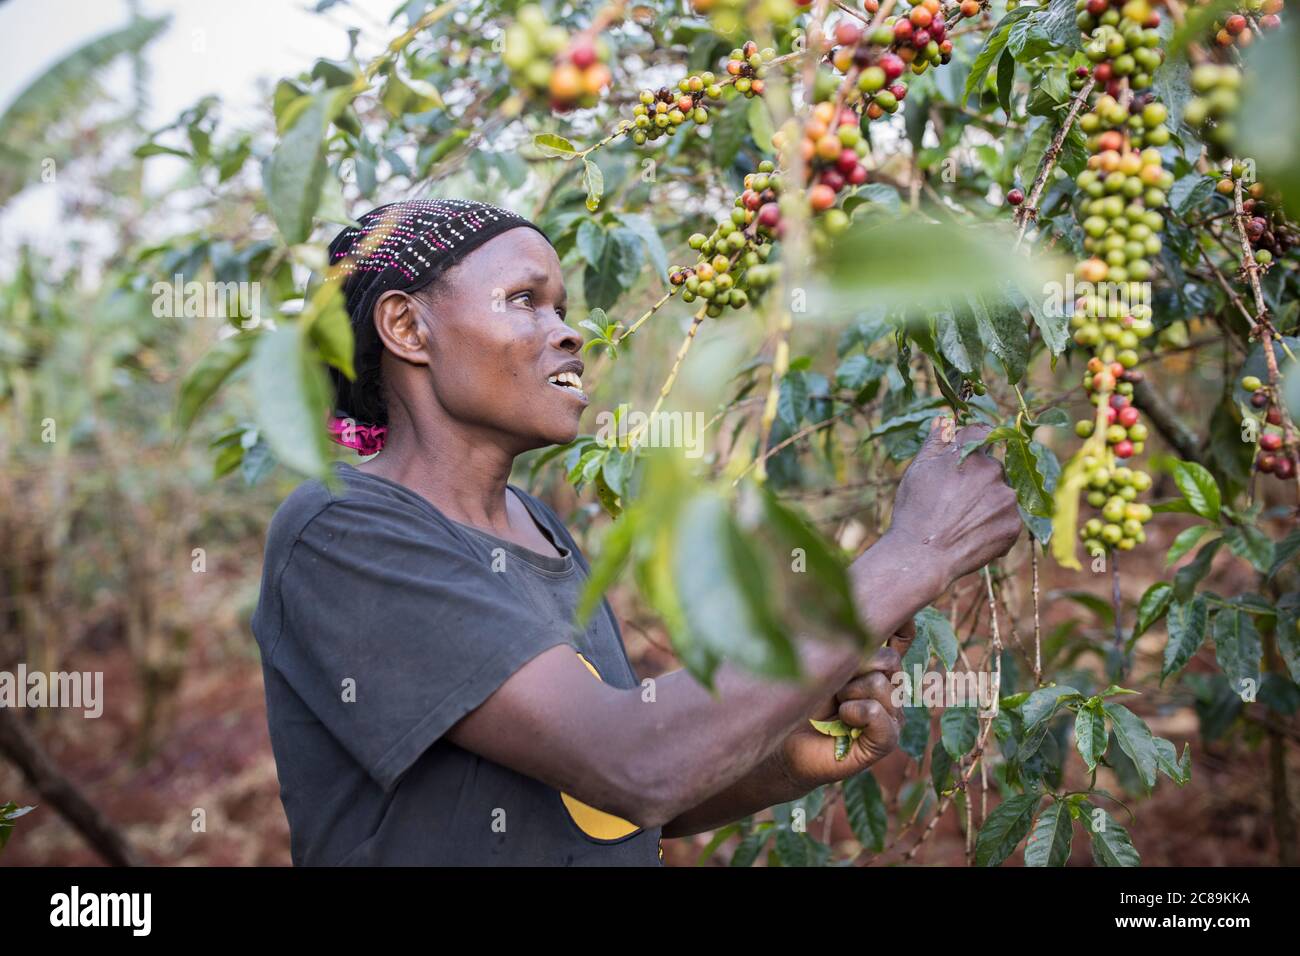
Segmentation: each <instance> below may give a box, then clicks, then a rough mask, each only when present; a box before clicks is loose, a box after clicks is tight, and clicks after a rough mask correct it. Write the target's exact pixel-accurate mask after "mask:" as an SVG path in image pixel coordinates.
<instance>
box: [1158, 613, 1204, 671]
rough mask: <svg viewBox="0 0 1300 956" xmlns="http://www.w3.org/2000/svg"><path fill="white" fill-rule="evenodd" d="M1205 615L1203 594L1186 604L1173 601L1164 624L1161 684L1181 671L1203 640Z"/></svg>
mask: <svg viewBox="0 0 1300 956" xmlns="http://www.w3.org/2000/svg"><path fill="white" fill-rule="evenodd" d="M1206 614H1207V612H1206V607H1205V595H1204V594H1198V595H1196V597H1195V598H1193V599H1192V600H1191V601H1187V602H1182V601H1175V602H1174V603H1173V604H1171V605H1170V606H1169V620H1168V621H1167V622H1166V623H1165V627H1166V628H1167V629H1168V631H1169V642H1168V643H1167V644H1165V655H1164V663H1163V665H1162V666H1161V668H1160V680H1161V682H1163V681H1164V679H1165V678H1166V677H1168V676H1169V675H1170V674H1173V673H1176V672H1177V671H1180V670H1182V668H1183V665H1185V664H1186V663H1187V662H1188V661H1190V660H1191V659H1192V655H1193V654H1195V653H1196V651H1197V649H1198V648H1199V647H1200V646H1201V642H1202V641H1203V640H1205V625H1206Z"/></svg>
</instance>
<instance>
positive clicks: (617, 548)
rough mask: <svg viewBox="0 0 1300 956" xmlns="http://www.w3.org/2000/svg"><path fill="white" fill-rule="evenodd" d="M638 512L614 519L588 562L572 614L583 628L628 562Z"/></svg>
mask: <svg viewBox="0 0 1300 956" xmlns="http://www.w3.org/2000/svg"><path fill="white" fill-rule="evenodd" d="M638 517H639V513H632V514H624V515H623V516H622V517H620V518H619V520H617V521H615V522H614V523H613V524H612V525H611V526H610V529H609V531H608V532H606V534H605V537H604V538H602V539H601V543H600V549H599V551H597V553H596V559H595V560H594V561H592V562H591V572H590V573H589V574H588V575H587V581H586V583H585V584H584V585H583V587H582V593H581V595H580V596H579V598H578V606H577V611H576V614H575V617H576V620H577V623H578V624H579V625H580V626H581V627H583V628H584V629H585V627H586V625H587V622H588V621H589V620H590V619H591V614H592V612H593V611H594V610H596V607H597V605H599V604H600V600H601V598H602V597H604V596H605V592H606V591H607V590H609V588H610V586H611V585H612V584H613V583H614V582H615V581H616V580H618V577H619V575H620V574H622V573H623V568H625V567H626V566H627V562H628V559H629V558H630V557H631V555H632V548H633V546H634V545H635V544H636V535H637V532H638V530H640V528H639V522H638V520H637V519H638Z"/></svg>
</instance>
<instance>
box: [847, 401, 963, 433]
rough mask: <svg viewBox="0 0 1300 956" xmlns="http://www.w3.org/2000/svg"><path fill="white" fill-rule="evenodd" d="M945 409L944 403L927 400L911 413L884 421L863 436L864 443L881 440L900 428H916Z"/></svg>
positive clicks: (903, 413) (907, 412)
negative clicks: (883, 436)
mask: <svg viewBox="0 0 1300 956" xmlns="http://www.w3.org/2000/svg"><path fill="white" fill-rule="evenodd" d="M942 408H943V402H942V401H941V400H939V399H925V400H923V401H921V402H920V403H918V406H917V407H915V408H913V409H911V410H910V411H906V412H902V413H900V414H898V415H894V416H892V417H891V418H887V419H885V420H884V421H882V422H881V423H880V424H879V425H877V426H876V427H875V428H873V429H871V431H869V432H867V433H866V434H865V435H863V436H862V441H863V442H864V443H865V442H869V441H871V440H873V439H876V438H879V437H880V436H881V435H887V434H889V433H890V432H894V431H898V430H899V429H900V428H908V427H915V426H917V425H919V424H921V423H922V422H928V421H929V420H930V419H932V418H934V416H935V415H938V414H940V412H941V409H942Z"/></svg>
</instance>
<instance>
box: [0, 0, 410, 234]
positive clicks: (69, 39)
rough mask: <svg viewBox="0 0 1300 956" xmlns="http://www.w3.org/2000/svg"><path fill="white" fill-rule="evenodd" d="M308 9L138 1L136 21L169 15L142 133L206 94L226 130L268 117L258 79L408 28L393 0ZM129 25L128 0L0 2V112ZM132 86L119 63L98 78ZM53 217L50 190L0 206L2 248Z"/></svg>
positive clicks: (309, 4) (236, 0) (120, 88)
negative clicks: (58, 66)
mask: <svg viewBox="0 0 1300 956" xmlns="http://www.w3.org/2000/svg"><path fill="white" fill-rule="evenodd" d="M315 6H316V0H141V2H140V4H139V7H140V12H141V14H142V15H144V16H147V17H157V16H160V15H163V14H170V15H171V17H172V22H171V25H170V27H168V28H167V30H166V31H165V32H163V33H162V34H161V35H160V36H158V37H157V38H156V39H155V40H154V41H153V42H152V43H151V44H150V45H149V46H148V47H147V48H146V58H147V62H148V64H149V69H150V72H151V75H150V78H149V84H148V90H149V96H150V103H149V110H148V113H147V118H146V123H147V125H148V126H149V127H151V128H152V127H157V126H163V125H165V124H167V123H170V122H171V121H172V120H173V119H175V117H176V115H177V114H178V113H180V112H181V111H182V110H184V109H185V108H187V107H189V106H192V105H193V104H194V103H195V102H196V101H197V100H198V99H199V98H200V97H202V96H204V95H207V94H210V93H211V94H216V95H217V96H218V97H220V99H221V101H222V110H221V118H222V123H221V125H222V127H223V128H225V129H232V128H236V129H237V128H240V127H243V126H248V125H251V123H252V122H253V121H254V119H256V118H257V117H258V116H259V115H260V116H261V117H263V118H264V117H265V116H266V115H267V111H268V109H269V105H268V103H267V102H266V101H265V100H264V99H262V98H260V96H259V90H260V87H259V85H258V83H257V80H258V79H259V78H265V79H266V80H268V81H269V82H273V81H274V80H276V79H278V78H280V77H281V76H286V75H288V74H291V73H294V72H296V71H298V70H300V69H304V68H306V67H309V66H310V65H311V63H312V62H313V61H314V60H315V59H316V58H317V57H320V56H324V57H329V58H331V59H340V58H342V57H344V56H345V55H346V54H347V50H348V38H347V28H348V27H350V26H358V27H361V28H362V44H363V46H362V47H361V52H362V55H363V56H364V55H365V54H366V52H367V50H369V52H371V53H374V52H377V50H378V46H377V44H378V43H379V42H383V41H387V40H388V39H391V37H392V36H393V35H395V34H396V33H397V32H400V31H401V30H403V29H405V28H406V21H405V19H404V18H403V19H402V20H401V21H400V22H399V23H397V24H393V25H391V26H390V25H389V24H388V20H389V17H391V16H392V13H393V11H394V10H395V9H397V8H398V6H399V3H398V0H351V2H350V3H347V4H339V5H337V6H335V7H334V8H332V9H331V10H329V11H328V12H326V13H324V14H317V13H314V12H313V8H314V7H315ZM129 18H130V7H129V6H128V4H127V3H126V0H2V2H0V110H3V108H4V107H6V106H8V105H9V103H10V102H12V100H13V99H14V98H15V97H16V96H17V95H18V94H19V93H20V92H21V91H22V90H23V89H25V88H26V86H27V84H29V83H30V82H31V81H32V80H33V79H35V78H36V77H38V76H39V75H40V74H41V73H42V72H44V71H45V70H46V69H48V68H49V67H50V66H52V65H53V64H54V63H56V62H58V60H59V59H61V58H62V57H64V56H66V55H67V54H68V53H70V52H71V51H73V50H74V49H76V48H77V47H78V46H80V45H81V44H83V43H85V42H86V41H87V40H90V39H92V38H93V37H96V36H99V35H102V34H104V33H107V32H110V31H112V30H115V29H117V28H120V27H122V26H124V25H125V24H126V22H127V20H128V19H129ZM367 40H369V41H370V43H369V44H367V43H366V41H367ZM122 62H123V64H125V63H126V62H127V58H126V57H123V58H122ZM130 83H131V78H130V72H129V68H128V67H126V66H125V65H122V66H119V67H118V68H116V69H114V70H113V71H111V72H110V73H109V74H107V75H106V77H105V85H106V87H107V88H108V89H109V90H110V91H112V92H114V93H118V92H120V94H121V95H122V96H127V95H129V93H130V89H131V85H130ZM155 164H157V165H158V166H160V167H162V166H164V163H163V161H161V160H151V161H150V165H151V166H154V165H155ZM178 164H179V161H178ZM162 171H163V170H161V169H160V172H162ZM174 173H175V167H173V170H172V174H173V175H174ZM151 174H152V170H151ZM57 211H58V204H57V201H56V196H55V193H54V188H53V187H52V186H42V185H37V186H34V187H32V188H29V189H28V190H27V191H26V192H24V193H23V195H22V196H20V197H19V198H18V199H17V200H15V201H14V202H12V203H11V204H10V205H8V206H6V207H3V208H0V236H3V237H4V240H5V242H4V245H6V246H8V247H10V248H12V244H13V242H14V241H16V240H21V239H23V238H27V237H28V236H31V235H35V234H39V233H40V232H42V231H44V232H48V231H49V230H48V224H49V223H50V222H51V221H55V220H56V219H57Z"/></svg>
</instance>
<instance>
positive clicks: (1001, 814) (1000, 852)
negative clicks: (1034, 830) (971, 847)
mask: <svg viewBox="0 0 1300 956" xmlns="http://www.w3.org/2000/svg"><path fill="white" fill-rule="evenodd" d="M1041 800H1042V796H1041V795H1040V794H1037V793H1018V794H1014V795H1012V796H1010V797H1007V798H1006V799H1005V800H1003V801H1002V802H1001V803H1000V804H998V805H997V806H996V807H994V808H993V810H992V812H991V813H989V815H988V819H986V820H985V821H984V826H982V827H981V828H980V832H979V836H978V837H976V839H975V865H976V866H1000V865H1001V864H1002V863H1003V861H1004V860H1006V859H1007V858H1008V857H1009V856H1011V854H1012V853H1014V852H1015V851H1016V847H1017V846H1018V845H1019V844H1020V841H1021V840H1023V839H1024V838H1025V836H1026V834H1028V833H1029V828H1030V826H1032V825H1033V822H1034V811H1035V810H1037V809H1038V804H1039V802H1040V801H1041Z"/></svg>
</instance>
